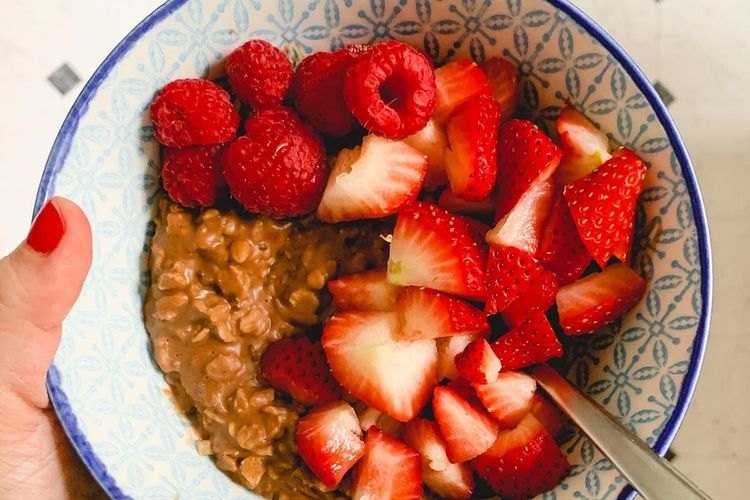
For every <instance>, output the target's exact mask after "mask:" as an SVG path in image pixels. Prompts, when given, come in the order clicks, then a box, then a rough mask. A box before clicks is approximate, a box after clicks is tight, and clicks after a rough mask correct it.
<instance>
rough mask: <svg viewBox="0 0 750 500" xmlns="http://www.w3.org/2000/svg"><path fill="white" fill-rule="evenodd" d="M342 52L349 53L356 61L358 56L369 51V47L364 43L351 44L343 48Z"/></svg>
mask: <svg viewBox="0 0 750 500" xmlns="http://www.w3.org/2000/svg"><path fill="white" fill-rule="evenodd" d="M343 50H346V51H347V52H349V53H350V54H351V55H352V56H354V58H355V59H358V58H359V56H361V55H362V54H364V53H365V52H367V51H368V50H370V46H369V45H367V44H366V43H353V44H351V45H347V46H346V47H344V49H343Z"/></svg>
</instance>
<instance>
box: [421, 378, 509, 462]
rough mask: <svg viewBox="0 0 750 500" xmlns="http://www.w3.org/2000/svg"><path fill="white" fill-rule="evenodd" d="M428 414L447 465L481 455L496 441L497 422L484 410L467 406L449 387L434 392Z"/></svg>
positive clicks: (470, 405) (441, 387) (436, 389)
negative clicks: (436, 427) (433, 420)
mask: <svg viewBox="0 0 750 500" xmlns="http://www.w3.org/2000/svg"><path fill="white" fill-rule="evenodd" d="M432 412H433V413H434V414H435V420H436V421H437V424H438V427H439V428H440V435H441V436H443V439H444V441H445V449H446V453H447V455H448V460H450V461H451V463H454V464H455V463H459V462H465V461H466V460H471V459H472V458H474V457H476V456H477V455H480V454H482V453H484V452H485V451H487V449H488V448H489V447H490V446H492V443H493V442H494V441H495V438H496V437H497V432H498V425H497V422H495V420H494V419H493V418H492V417H491V416H490V415H489V414H488V413H487V412H486V411H485V410H484V408H481V407H478V406H475V405H474V404H472V403H470V402H469V401H467V400H466V399H464V398H463V397H462V396H461V395H460V394H458V392H456V391H455V390H453V389H451V388H450V387H446V386H440V387H436V388H435V391H434V394H433V397H432Z"/></svg>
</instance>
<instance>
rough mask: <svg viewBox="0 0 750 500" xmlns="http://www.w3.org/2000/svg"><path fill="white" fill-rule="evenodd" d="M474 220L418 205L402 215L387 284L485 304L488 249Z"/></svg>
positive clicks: (392, 248)
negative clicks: (459, 296)
mask: <svg viewBox="0 0 750 500" xmlns="http://www.w3.org/2000/svg"><path fill="white" fill-rule="evenodd" d="M474 228H475V225H474V223H472V222H471V221H470V220H469V219H466V218H464V217H461V216H458V215H453V214H450V213H448V212H446V211H445V210H443V209H442V208H439V207H437V206H435V205H433V204H432V203H428V202H424V201H415V202H414V203H412V204H411V205H410V206H409V207H407V208H405V209H404V210H402V211H401V212H400V213H399V214H398V219H397V221H396V227H395V229H394V231H393V238H392V240H391V251H390V257H389V259H388V282H389V283H392V284H394V285H401V286H407V285H414V286H424V287H428V288H432V289H434V290H440V291H441V292H447V293H452V294H455V295H461V296H463V297H468V298H471V299H477V300H482V299H483V298H484V292H485V284H484V270H485V267H486V264H487V247H486V245H485V243H484V241H482V239H481V236H480V235H479V234H477V232H476V231H475V229H474Z"/></svg>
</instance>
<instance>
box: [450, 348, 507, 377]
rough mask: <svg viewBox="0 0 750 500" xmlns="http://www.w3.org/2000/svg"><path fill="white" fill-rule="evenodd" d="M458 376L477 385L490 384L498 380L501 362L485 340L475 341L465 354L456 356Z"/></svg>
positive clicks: (464, 351)
mask: <svg viewBox="0 0 750 500" xmlns="http://www.w3.org/2000/svg"><path fill="white" fill-rule="evenodd" d="M455 363H456V371H457V372H458V374H459V375H460V376H461V377H463V378H465V379H466V380H468V381H469V382H474V383H476V384H489V383H490V382H494V381H495V380H497V374H498V373H499V372H500V368H501V365H500V360H499V359H498V357H497V355H496V354H495V353H494V351H493V350H492V347H490V344H489V343H488V342H487V341H486V340H485V339H477V340H473V341H471V342H470V343H469V345H467V346H466V348H465V349H464V350H463V352H460V353H458V354H456V358H455Z"/></svg>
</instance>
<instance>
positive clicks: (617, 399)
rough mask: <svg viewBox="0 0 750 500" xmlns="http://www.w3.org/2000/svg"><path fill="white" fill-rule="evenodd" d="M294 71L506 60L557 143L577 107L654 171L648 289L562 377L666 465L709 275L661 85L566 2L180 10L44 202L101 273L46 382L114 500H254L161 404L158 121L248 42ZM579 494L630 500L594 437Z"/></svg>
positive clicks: (48, 181)
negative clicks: (354, 61)
mask: <svg viewBox="0 0 750 500" xmlns="http://www.w3.org/2000/svg"><path fill="white" fill-rule="evenodd" d="M257 37H260V38H264V39H267V40H269V41H270V42H272V43H274V44H277V45H279V46H283V47H284V49H285V50H286V51H287V53H288V54H290V55H291V57H293V58H296V59H299V58H301V57H304V56H305V55H306V54H309V53H311V52H313V51H317V50H331V49H335V48H338V47H341V46H343V45H345V44H349V43H371V42H375V41H378V40H382V39H387V38H397V39H401V40H403V41H406V42H409V43H411V44H412V45H414V46H416V47H418V48H420V49H423V50H424V51H425V52H426V53H427V54H428V55H430V56H431V57H432V58H433V59H434V60H435V61H436V62H437V63H441V62H444V61H447V60H449V59H451V58H456V57H465V56H471V57H473V58H475V59H476V60H479V61H481V60H483V59H484V58H486V57H490V56H494V55H500V56H502V57H505V58H508V59H510V60H511V61H513V62H514V63H516V64H517V66H518V69H519V72H520V75H521V87H522V98H521V101H522V107H523V108H524V109H525V111H526V112H527V113H528V114H529V115H530V116H531V117H533V118H534V119H536V120H537V121H538V122H539V123H540V124H541V125H542V126H547V127H549V126H550V125H552V124H553V123H554V120H555V118H556V116H557V114H558V112H559V111H560V109H561V106H563V105H564V103H565V101H566V100H568V101H570V102H571V103H572V104H574V105H575V106H577V107H578V108H580V109H582V110H583V111H584V112H585V113H586V114H587V115H588V116H589V117H590V118H592V119H593V120H594V121H595V122H596V123H597V125H598V126H600V127H601V128H602V129H603V130H605V131H607V132H608V133H609V134H608V135H609V137H610V139H611V140H612V142H613V143H615V144H622V145H626V146H628V147H630V148H633V149H635V150H636V151H637V152H638V153H639V154H641V155H642V156H643V158H644V159H646V160H647V162H648V163H649V165H650V168H649V172H648V176H647V180H646V189H645V191H644V193H643V195H642V197H641V203H640V206H639V210H638V216H637V219H638V228H639V231H638V235H637V237H636V241H637V247H638V253H637V256H636V259H637V260H636V262H637V264H636V267H637V269H638V270H639V271H640V272H641V274H642V275H643V276H644V277H645V278H646V279H647V281H648V291H647V294H646V296H645V298H644V299H643V300H642V301H641V303H640V304H639V305H638V306H637V307H636V308H635V309H634V310H632V311H631V312H630V313H628V314H627V315H625V316H624V317H623V318H622V319H621V320H620V321H618V322H617V323H616V324H614V325H612V326H611V327H609V328H606V329H605V330H603V331H601V332H598V333H596V334H594V335H591V336H586V337H584V338H579V339H576V340H574V341H573V342H572V343H571V346H570V348H569V349H568V355H567V358H566V363H565V367H566V368H565V369H566V370H567V374H568V377H569V378H570V379H571V380H572V381H573V382H575V383H576V384H577V385H578V386H579V387H580V388H581V389H582V390H583V391H585V392H586V393H588V394H589V395H590V396H591V397H593V398H594V399H595V400H597V401H599V402H600V403H602V404H603V405H604V406H605V407H606V408H607V409H608V410H609V411H610V412H611V413H612V414H613V415H615V416H616V417H617V418H618V419H620V420H621V421H622V422H623V423H624V424H625V425H626V426H627V427H628V428H630V429H631V430H632V431H633V432H635V433H636V434H637V435H638V436H640V437H641V438H643V439H645V440H646V442H648V443H649V444H650V445H652V446H653V447H654V449H655V450H656V451H657V452H658V453H661V454H663V453H664V452H665V451H666V450H667V447H668V446H669V444H670V443H671V441H672V439H673V438H674V436H675V433H676V432H677V429H678V427H679V425H680V422H681V421H682V419H683V417H684V415H685V412H686V410H687V407H688V403H689V401H690V398H691V396H692V393H693V390H694V388H695V384H696V379H697V377H698V373H699V371H700V366H701V361H702V359H703V354H704V349H705V346H706V340H707V334H708V322H709V316H710V304H711V263H710V253H709V242H708V232H707V228H706V219H705V214H704V211H703V205H702V201H701V197H700V193H699V191H698V186H697V184H696V179H695V175H694V172H693V168H692V166H691V164H690V160H689V158H688V154H687V151H686V150H685V146H684V145H683V143H682V140H681V139H680V136H679V134H678V132H677V130H676V129H675V126H674V124H673V123H672V120H671V118H670V117H669V115H668V113H667V111H666V108H665V106H664V104H663V103H662V102H661V100H660V99H659V97H658V96H657V94H656V92H655V91H654V89H653V87H652V86H651V85H650V84H649V82H648V80H647V79H646V77H645V76H644V75H643V73H642V72H641V71H640V70H639V69H638V67H637V66H636V65H635V63H634V62H633V61H632V60H631V59H630V58H629V57H628V56H627V54H625V52H624V51H623V50H622V49H621V48H620V47H619V46H618V45H617V44H616V43H615V42H614V41H613V40H612V39H611V38H610V37H609V36H608V35H607V33H606V32H605V31H604V30H603V29H602V28H600V27H599V26H597V25H596V24H595V23H594V22H593V21H591V20H590V19H589V18H587V17H586V16H585V15H584V14H583V13H582V12H580V11H579V10H578V9H576V8H575V7H574V6H573V5H571V4H570V3H569V2H567V1H563V0H507V1H503V2H501V1H495V2H490V1H489V0H461V1H448V0H389V1H386V0H369V1H364V0H363V1H358V0H308V1H305V2H296V1H292V0H274V1H261V0H203V1H200V0H169V1H167V2H166V3H165V4H164V5H163V6H161V7H160V8H158V9H157V10H156V11H155V12H153V13H152V14H151V15H150V16H148V17H147V18H146V19H145V20H144V21H143V22H142V23H141V24H139V25H138V26H137V27H136V28H135V29H134V30H133V31H132V32H131V33H130V34H129V35H128V36H127V37H126V38H125V39H124V40H123V41H122V42H121V43H120V44H119V45H118V46H117V47H116V48H115V49H114V50H113V51H112V53H111V54H110V55H109V56H108V57H107V59H106V60H105V61H104V62H103V64H102V65H101V66H100V67H99V69H98V70H97V71H96V72H95V74H94V76H93V77H92V78H91V80H90V81H89V82H88V84H87V85H86V86H85V88H84V89H83V91H82V93H81V95H80V96H79V98H78V100H77V101H76V102H75V104H74V105H73V108H72V109H71V111H70V113H69V115H68V117H67V118H66V120H65V122H64V124H63V126H62V128H61V130H60V133H59V136H58V138H57V141H56V142H55V145H54V147H53V149H52V152H51V154H50V157H49V160H48V163H47V165H46V169H45V171H44V175H43V178H42V181H41V185H40V187H39V194H38V198H37V201H36V211H38V210H39V208H40V207H41V206H42V205H43V203H44V201H45V200H46V199H48V198H49V197H51V196H52V195H61V196H66V197H68V198H70V199H72V200H74V201H76V202H77V203H78V204H80V205H81V206H82V207H83V209H84V210H85V212H86V214H87V215H88V217H89V218H90V220H91V222H92V228H93V233H94V261H93V266H92V268H91V272H90V274H89V276H88V279H87V280H86V283H85V285H84V288H83V292H82V294H81V297H80V299H79V300H78V302H77V304H76V305H75V307H74V309H73V311H72V312H71V314H70V315H69V317H68V318H67V320H66V321H65V324H64V327H63V331H64V333H63V341H62V344H61V346H60V350H59V352H58V354H57V357H56V358H55V361H54V365H53V366H52V368H51V369H50V372H49V376H48V388H49V392H50V395H51V399H52V402H53V403H54V406H55V408H56V410H57V412H58V415H59V417H60V420H61V421H62V424H63V426H64V428H65V430H66V432H67V433H68V436H69V437H70V439H71V440H72V442H73V444H74V445H75V447H76V449H77V450H78V452H79V454H80V455H81V457H82V458H83V461H84V462H85V464H86V465H87V466H88V467H89V468H90V469H91V472H92V473H93V475H94V477H95V478H96V479H97V480H98V481H99V483H100V484H101V486H102V487H103V488H104V490H105V491H106V492H107V493H108V494H109V495H110V496H112V497H113V498H126V497H133V498H176V497H179V498H203V499H210V498H217V499H219V498H221V499H226V498H248V497H252V496H253V495H252V494H251V493H250V492H248V491H246V490H244V489H243V488H242V487H241V486H238V485H237V484H235V483H233V482H232V481H231V480H230V479H229V478H228V477H227V476H226V475H224V474H223V473H222V472H221V471H219V469H217V468H216V467H215V466H214V464H213V463H212V462H211V460H209V459H208V458H206V457H202V456H200V455H199V454H198V453H197V451H196V448H195V446H194V444H193V440H194V436H193V432H192V428H191V426H190V424H189V422H188V421H187V420H186V419H184V418H183V417H181V416H180V414H179V413H178V412H177V411H176V410H175V408H174V405H173V404H172V402H171V401H170V399H169V397H168V395H167V385H166V384H165V382H164V380H163V377H162V374H161V372H160V371H159V370H158V368H157V367H156V365H155V363H154V361H153V358H152V353H151V349H150V342H149V337H148V335H147V333H146V331H145V329H144V325H143V317H142V312H141V309H142V304H143V293H144V291H145V288H146V287H147V285H148V282H149V277H148V272H147V267H146V257H147V255H148V240H149V236H150V235H151V234H153V225H152V222H151V216H152V210H153V208H154V202H155V199H156V198H157V196H158V165H159V156H158V155H159V148H158V145H157V143H156V141H155V140H154V137H153V129H152V127H151V125H150V121H149V117H148V112H147V107H148V104H149V102H150V101H151V98H152V96H153V95H154V93H155V92H156V91H157V90H159V89H160V88H161V87H162V86H163V85H164V84H165V83H166V82H168V81H170V80H173V79H175V78H184V77H196V76H207V75H208V76H211V75H214V74H217V72H219V71H220V66H221V65H220V62H221V60H222V58H223V56H225V55H226V54H228V53H229V52H230V51H231V50H232V49H233V48H234V47H235V46H237V45H238V44H240V43H241V42H242V41H244V40H247V39H250V38H257ZM563 450H564V451H565V453H567V455H568V457H569V460H570V461H571V463H572V465H573V469H572V472H571V474H570V476H569V477H568V478H567V479H565V481H564V482H563V483H562V484H561V485H560V486H558V487H557V488H556V489H555V490H554V491H551V492H549V493H546V494H545V495H544V498H573V497H582V498H605V497H606V498H612V497H614V496H616V495H622V496H627V495H629V494H631V493H632V491H631V490H629V489H628V487H627V483H626V481H625V480H624V479H623V478H622V477H621V476H620V475H619V474H618V472H617V471H616V470H615V469H614V468H613V467H612V465H611V464H610V463H609V462H608V461H607V460H606V459H605V458H604V457H603V456H602V455H601V454H600V453H599V452H598V451H597V449H596V448H595V447H594V446H593V445H592V443H591V442H590V441H588V440H587V439H586V438H584V437H582V436H580V435H578V434H574V435H573V436H572V437H571V438H570V439H569V440H568V441H567V442H566V443H565V444H564V445H563Z"/></svg>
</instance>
